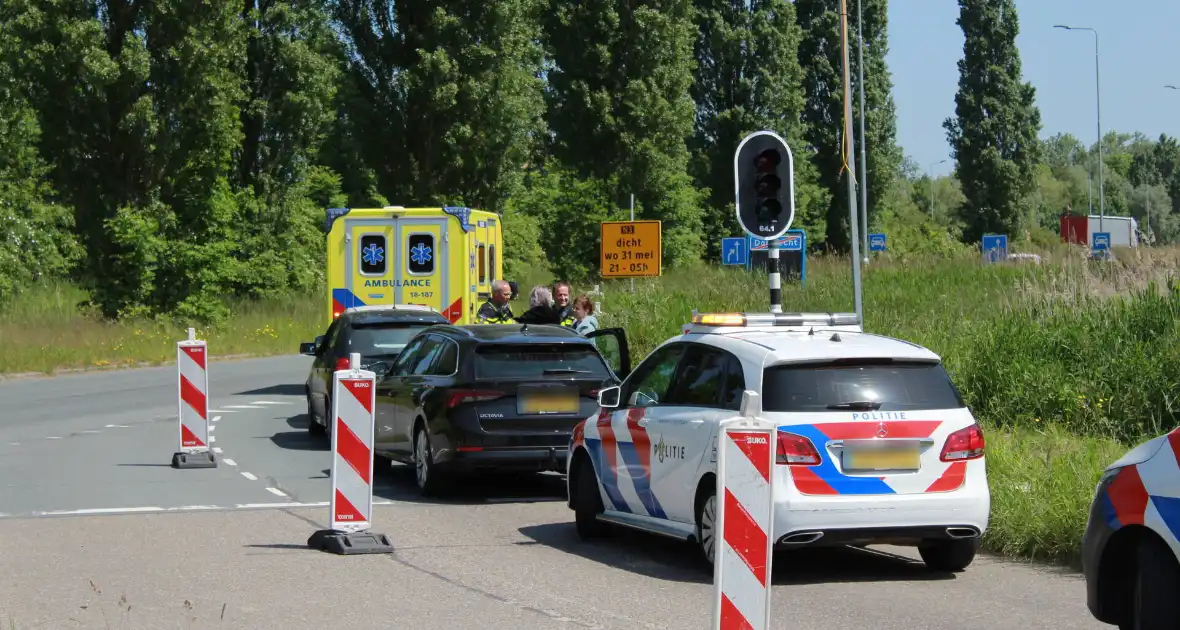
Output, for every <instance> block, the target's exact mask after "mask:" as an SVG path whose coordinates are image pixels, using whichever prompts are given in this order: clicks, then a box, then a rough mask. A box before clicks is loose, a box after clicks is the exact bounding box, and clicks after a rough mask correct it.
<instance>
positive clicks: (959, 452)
mask: <svg viewBox="0 0 1180 630" xmlns="http://www.w3.org/2000/svg"><path fill="white" fill-rule="evenodd" d="M985 446H986V443H985V442H984V439H983V429H981V428H979V425H978V424H973V425H971V426H969V427H964V428H962V429H959V430H958V431H955V432H954V433H952V434H950V435H948V436H946V444H944V445H943V446H942V455H940V456H939V459H941V460H942V461H944V462H956V461H963V460H967V459H978V458H980V457H983V449H984V447H985Z"/></svg>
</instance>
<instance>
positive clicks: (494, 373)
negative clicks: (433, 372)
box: [475, 344, 610, 379]
mask: <svg viewBox="0 0 1180 630" xmlns="http://www.w3.org/2000/svg"><path fill="white" fill-rule="evenodd" d="M475 376H476V378H479V379H500V378H510V379H518V378H537V379H549V378H569V377H574V378H586V379H604V378H607V377H609V376H610V372H609V370H608V368H607V367H606V363H605V362H604V361H603V360H602V357H601V356H600V355H599V354H598V351H597V350H595V349H594V348H592V347H589V346H577V347H570V346H565V345H545V344H528V345H503V346H500V345H492V346H483V347H481V348H479V349H477V350H476V352H475Z"/></svg>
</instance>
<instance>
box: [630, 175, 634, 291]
mask: <svg viewBox="0 0 1180 630" xmlns="http://www.w3.org/2000/svg"><path fill="white" fill-rule="evenodd" d="M631 221H635V193H631ZM631 292H632V293H635V278H631Z"/></svg>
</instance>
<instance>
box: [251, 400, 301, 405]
mask: <svg viewBox="0 0 1180 630" xmlns="http://www.w3.org/2000/svg"><path fill="white" fill-rule="evenodd" d="M250 404H251V405H293V404H295V403H290V402H276V401H273V400H255V401H254V402H252V403H250Z"/></svg>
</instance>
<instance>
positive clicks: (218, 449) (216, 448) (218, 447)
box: [213, 446, 221, 454]
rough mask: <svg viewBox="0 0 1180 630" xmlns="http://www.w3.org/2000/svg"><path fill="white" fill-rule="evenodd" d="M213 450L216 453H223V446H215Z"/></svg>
mask: <svg viewBox="0 0 1180 630" xmlns="http://www.w3.org/2000/svg"><path fill="white" fill-rule="evenodd" d="M213 452H214V453H218V454H220V453H221V447H220V446H214V447H213Z"/></svg>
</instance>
